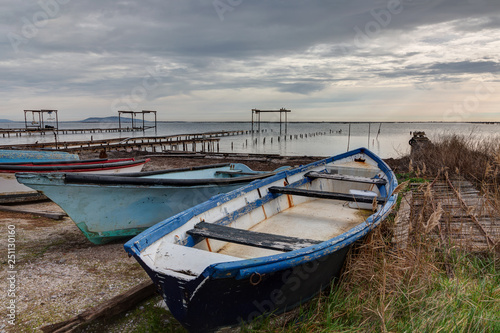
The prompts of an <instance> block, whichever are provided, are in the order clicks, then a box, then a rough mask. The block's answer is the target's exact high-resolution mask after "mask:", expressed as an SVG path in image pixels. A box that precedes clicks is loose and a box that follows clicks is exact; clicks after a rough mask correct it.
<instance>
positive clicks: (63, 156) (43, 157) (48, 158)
mask: <svg viewBox="0 0 500 333" xmlns="http://www.w3.org/2000/svg"><path fill="white" fill-rule="evenodd" d="M79 159H80V158H79V157H78V155H77V154H70V153H66V152H62V151H44V150H7V149H0V163H27V162H53V161H74V160H79Z"/></svg>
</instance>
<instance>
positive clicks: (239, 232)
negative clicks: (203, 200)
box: [187, 222, 321, 252]
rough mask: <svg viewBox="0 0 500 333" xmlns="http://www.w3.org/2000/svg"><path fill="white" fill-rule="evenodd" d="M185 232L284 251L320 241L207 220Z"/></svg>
mask: <svg viewBox="0 0 500 333" xmlns="http://www.w3.org/2000/svg"><path fill="white" fill-rule="evenodd" d="M187 233H188V234H189V235H191V236H198V237H203V238H212V239H216V240H220V241H226V242H230V243H236V244H241V245H248V246H253V247H260V248H264V249H268V250H277V251H284V252H288V251H293V250H298V249H302V248H304V247H308V246H311V245H314V244H319V243H321V241H317V240H312V239H302V238H296V237H288V236H281V235H273V234H267V233H263V232H255V231H250V230H243V229H236V228H232V227H226V226H223V225H218V224H213V223H207V222H200V223H198V224H196V225H195V226H194V229H191V230H188V231H187Z"/></svg>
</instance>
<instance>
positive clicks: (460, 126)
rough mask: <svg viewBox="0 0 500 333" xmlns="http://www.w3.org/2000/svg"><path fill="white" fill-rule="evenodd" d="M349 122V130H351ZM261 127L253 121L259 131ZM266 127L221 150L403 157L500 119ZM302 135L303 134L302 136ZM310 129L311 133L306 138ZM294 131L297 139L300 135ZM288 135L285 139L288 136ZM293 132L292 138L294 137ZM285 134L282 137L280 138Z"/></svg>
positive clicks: (185, 130) (189, 127) (161, 127)
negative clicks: (414, 142) (362, 151)
mask: <svg viewBox="0 0 500 333" xmlns="http://www.w3.org/2000/svg"><path fill="white" fill-rule="evenodd" d="M98 127H99V128H117V127H118V124H117V123H81V122H62V123H59V128H60V129H65V128H66V129H75V128H98ZM349 127H350V135H349ZM0 128H24V123H21V122H15V123H0ZM251 128H252V125H251V123H250V122H159V123H158V128H157V129H156V131H155V130H154V129H148V130H146V131H144V132H142V131H140V132H121V133H116V132H114V133H86V134H65V135H63V134H59V135H58V138H57V140H58V141H59V142H63V141H78V140H90V139H91V138H92V139H93V140H99V139H109V138H118V137H120V138H128V137H141V136H156V135H158V136H163V135H173V134H191V133H203V132H212V131H232V130H250V129H251ZM256 129H258V128H257V125H256V124H254V130H256ZM260 129H261V132H259V133H255V134H253V135H252V134H247V135H238V136H230V137H224V138H221V141H220V151H221V152H235V153H259V154H280V155H308V156H331V155H335V154H339V153H342V152H345V151H347V149H348V148H349V149H354V148H358V147H367V148H369V149H370V150H372V151H373V152H374V153H376V154H378V155H379V156H381V157H382V158H389V157H399V156H402V155H404V154H407V153H408V152H409V150H410V146H409V144H408V141H409V140H410V139H411V137H412V135H411V132H413V131H425V132H426V134H427V136H428V137H429V138H430V139H431V140H433V139H436V138H437V137H439V136H442V135H447V134H461V135H467V136H469V135H470V136H474V137H476V138H482V137H497V138H498V137H499V133H500V124H499V123H494V124H484V123H370V124H368V123H352V124H349V123H335V122H322V123H309V122H300V123H299V122H297V123H288V124H287V126H286V128H285V125H284V124H282V125H281V130H280V124H279V123H261V125H260ZM301 134H302V138H301V137H300V135H301ZM305 134H307V137H305ZM295 135H297V136H298V138H295ZM285 136H286V140H285ZM290 136H292V138H291V139H290ZM278 137H280V140H278ZM54 140H55V138H54V135H52V134H46V135H32V136H29V135H23V136H22V137H11V138H1V137H0V145H10V144H30V143H34V142H36V141H38V142H53V141H54Z"/></svg>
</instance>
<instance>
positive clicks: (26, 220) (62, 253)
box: [0, 152, 318, 332]
mask: <svg viewBox="0 0 500 333" xmlns="http://www.w3.org/2000/svg"><path fill="white" fill-rule="evenodd" d="M109 155H110V156H109V157H125V156H130V155H131V153H126V152H119V153H112V154H109ZM133 155H135V156H136V157H140V156H146V155H148V154H147V153H141V152H134V153H133ZM93 157H95V156H91V155H87V156H82V159H83V158H93ZM151 159H152V161H151V162H150V163H148V164H147V165H146V166H145V168H144V170H145V171H146V170H159V169H168V168H180V167H189V166H195V165H204V164H215V163H226V162H241V163H244V164H247V165H248V166H249V167H251V168H252V169H254V170H273V169H275V168H278V167H280V166H282V165H290V166H297V165H301V164H307V163H310V162H312V161H314V160H317V159H318V158H307V157H294V158H277V157H275V156H272V157H255V156H250V157H245V156H236V157H231V156H215V157H212V158H186V157H173V156H166V157H152V158H151ZM29 208H30V209H33V208H36V209H39V210H45V211H51V212H61V209H60V208H59V207H58V206H57V205H55V204H53V203H51V202H48V203H41V204H36V205H30V206H29ZM9 226H15V244H16V248H15V255H16V262H15V265H14V266H13V268H12V269H11V270H14V271H16V272H17V273H15V279H16V281H15V282H16V287H17V290H16V295H15V298H11V297H10V296H8V294H7V293H6V291H7V290H8V287H9V281H12V280H8V277H10V276H11V275H9V273H8V271H9V269H2V270H1V271H0V290H2V298H1V299H2V304H7V302H9V301H10V300H11V299H15V301H16V310H17V316H16V319H15V325H11V324H9V323H8V321H7V320H8V317H7V313H6V312H5V310H6V307H5V306H2V314H3V315H2V317H1V319H0V332H37V331H39V328H40V327H42V326H45V325H49V324H53V323H56V322H59V321H63V320H67V319H70V318H71V317H73V316H75V315H77V314H79V313H81V312H82V311H84V310H86V309H88V308H89V307H92V306H96V305H98V304H100V303H101V302H103V301H105V300H107V299H110V298H112V297H114V296H116V295H118V294H120V293H122V292H124V291H126V290H128V289H130V288H131V287H133V286H135V285H137V284H138V283H140V282H142V281H145V280H147V279H149V278H148V277H147V275H146V273H145V272H144V271H143V270H142V268H141V267H140V266H139V265H138V264H137V262H136V261H135V260H134V259H133V258H128V256H127V254H126V253H125V251H124V250H123V242H116V243H111V244H106V245H94V244H92V243H90V242H89V241H88V240H87V239H86V238H85V237H84V236H83V234H82V233H81V232H80V230H79V229H78V228H77V227H76V225H75V224H74V223H73V222H72V221H71V219H70V218H69V217H66V218H64V219H63V220H60V221H54V220H51V219H48V218H42V217H37V216H34V215H31V214H21V213H10V212H0V234H1V235H2V237H3V242H2V243H3V244H4V246H3V250H2V256H1V262H2V266H3V267H7V266H8V265H7V264H8V263H9V262H8V260H7V245H6V244H7V242H8V234H7V233H8V230H9V229H8V228H9ZM11 228H12V227H11ZM123 316H124V317H126V316H127V314H124V315H123Z"/></svg>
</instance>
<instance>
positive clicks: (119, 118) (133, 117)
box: [118, 110, 157, 131]
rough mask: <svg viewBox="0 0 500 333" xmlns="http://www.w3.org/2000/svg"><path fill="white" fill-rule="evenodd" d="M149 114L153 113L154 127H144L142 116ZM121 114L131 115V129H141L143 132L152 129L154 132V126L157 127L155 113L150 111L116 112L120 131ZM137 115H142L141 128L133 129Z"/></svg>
mask: <svg viewBox="0 0 500 333" xmlns="http://www.w3.org/2000/svg"><path fill="white" fill-rule="evenodd" d="M149 113H153V114H154V115H155V124H154V126H147V127H146V124H145V120H144V115H145V114H149ZM122 114H130V115H131V117H132V129H142V130H143V131H145V130H147V129H150V128H154V129H155V131H156V126H157V118H156V111H150V110H142V111H118V125H119V127H120V131H121V130H122V121H121V115H122ZM138 114H142V127H135V124H134V120H135V117H136V116H137V115H138Z"/></svg>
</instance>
